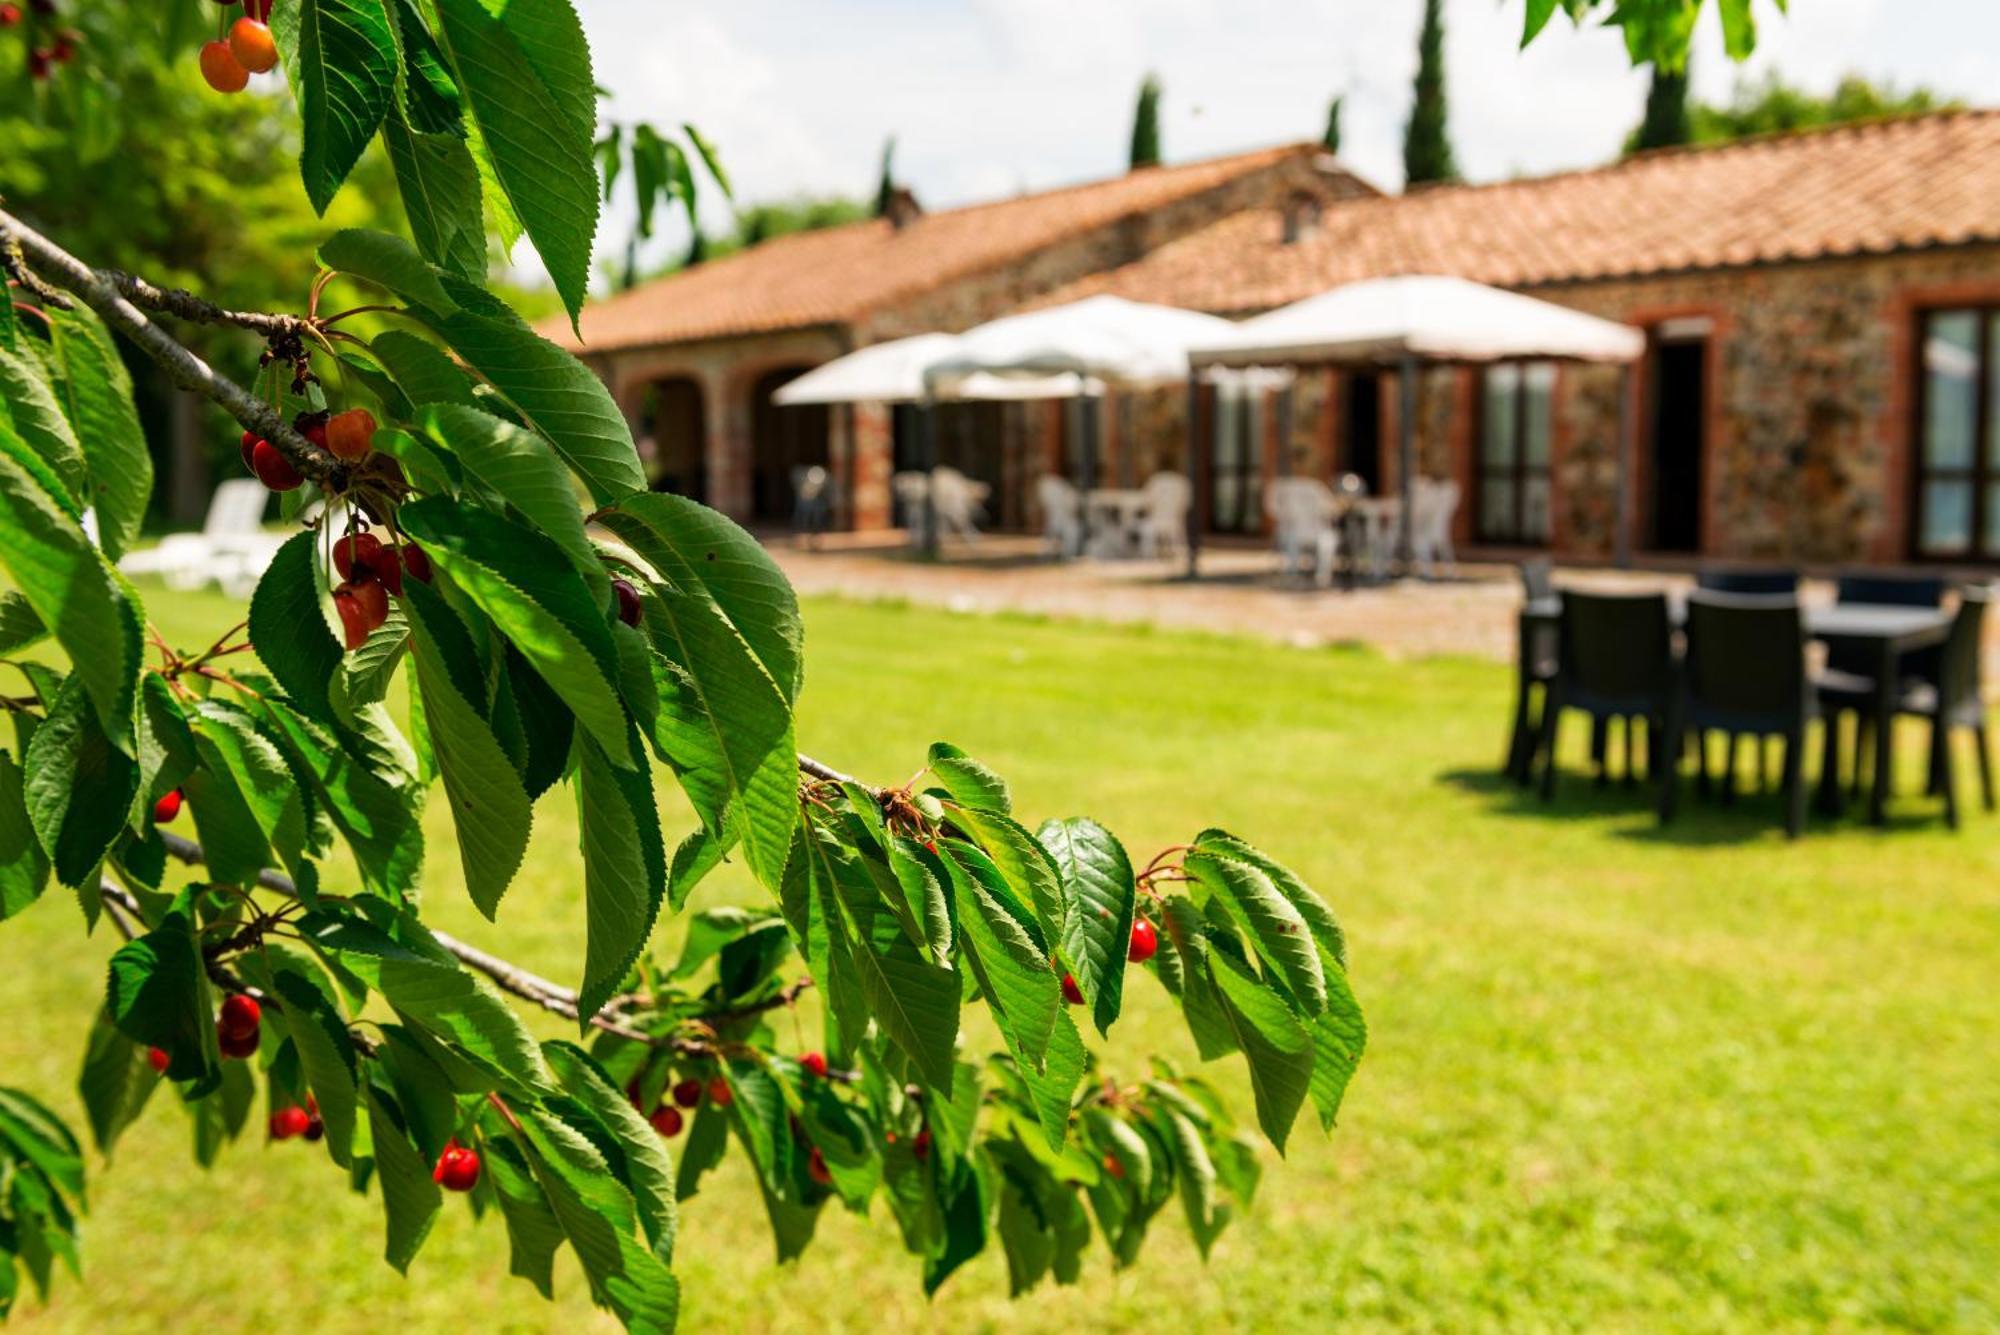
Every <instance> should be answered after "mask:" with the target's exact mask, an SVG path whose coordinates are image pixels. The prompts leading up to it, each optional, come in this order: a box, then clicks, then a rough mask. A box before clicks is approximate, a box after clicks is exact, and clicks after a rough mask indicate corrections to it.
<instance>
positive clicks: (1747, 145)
mask: <svg viewBox="0 0 2000 1335" xmlns="http://www.w3.org/2000/svg"><path fill="white" fill-rule="evenodd" d="M1989 116H1994V117H2000V107H1974V106H1958V107H1937V108H1933V109H1932V110H1929V111H1909V112H1892V113H1890V114H1888V115H1883V116H1869V117H1866V118H1864V119H1861V120H1852V121H1840V122H1837V123H1835V124H1832V125H1804V126H1798V127H1795V128H1792V129H1788V130H1767V131H1765V132H1764V133H1762V134H1753V135H1745V136H1743V137H1742V138H1740V139H1729V140H1725V141H1723V142H1721V143H1712V144H1669V145H1666V146H1665V147H1662V148H1648V149H1641V150H1640V151H1638V152H1636V153H1627V154H1625V155H1624V156H1623V157H1620V158H1617V159H1615V160H1613V161H1611V162H1600V163H1597V164H1595V165H1593V166H1589V167H1570V168H1566V169H1564V170H1562V171H1553V172H1547V173H1544V174H1542V175H1540V176H1512V177H1508V178H1507V179H1505V180H1501V181H1439V182H1423V183H1420V184H1418V185H1416V186H1414V187H1411V186H1405V187H1404V188H1403V190H1402V193H1400V194H1396V195H1385V196H1382V198H1384V199H1415V198H1421V197H1423V196H1426V195H1441V194H1457V193H1470V192H1472V191H1477V190H1504V189H1507V188H1509V187H1514V186H1539V185H1545V184H1547V183H1549V182H1551V181H1566V180H1570V179H1572V178H1575V177H1579V176H1609V175H1611V174H1613V173H1615V172H1621V171H1625V170H1628V169H1633V168H1638V167H1643V166H1647V165H1650V164H1652V163H1656V162H1668V161H1674V160H1677V159H1680V158H1691V157H1702V158H1711V157H1723V156H1727V155H1729V154H1732V153H1738V152H1744V151H1747V150H1750V149H1756V148H1770V147H1773V146H1776V145H1782V146H1784V147H1786V148H1790V147H1793V146H1802V145H1804V144H1805V143H1807V142H1808V141H1815V140H1820V139H1828V138H1832V137H1834V136H1837V135H1842V134H1847V135H1853V136H1855V137H1860V136H1861V135H1864V134H1880V133H1885V132H1888V131H1892V130H1900V129H1906V128H1909V127H1910V126H1912V125H1914V124H1916V123H1919V122H1925V121H1943V120H1956V119H1960V118H1964V119H1980V118H1985V117H1989ZM1342 202H1343V203H1347V204H1358V203H1365V202H1367V201H1366V200H1365V199H1355V200H1344V201H1342Z"/></svg>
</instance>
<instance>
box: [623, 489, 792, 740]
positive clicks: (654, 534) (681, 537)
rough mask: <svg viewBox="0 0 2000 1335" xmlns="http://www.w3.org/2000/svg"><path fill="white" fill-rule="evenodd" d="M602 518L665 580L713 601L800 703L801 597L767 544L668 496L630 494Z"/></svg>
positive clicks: (789, 696)
mask: <svg viewBox="0 0 2000 1335" xmlns="http://www.w3.org/2000/svg"><path fill="white" fill-rule="evenodd" d="M598 521H599V522H600V523H602V524H603V525H604V527H606V528H608V529H610V530H611V531H612V532H613V533H615V534H617V535H618V536H619V537H620V538H621V539H623V540H624V542H625V543H626V544H627V545H628V546H629V547H631V549H632V550H633V551H634V552H635V553H636V554H637V555H638V556H639V558H640V559H641V560H643V561H645V562H646V563H647V564H648V565H650V566H652V568H653V569H654V571H655V572H657V573H658V574H659V576H660V578H662V579H663V580H665V581H666V582H667V583H669V584H671V585H673V587H675V588H676V589H679V590H680V591H681V592H682V593H688V594H700V595H702V596H705V597H706V598H708V599H709V600H710V601H711V602H713V603H714V604H715V606H716V607H717V608H718V609H719V610H720V611H721V612H722V615H723V616H724V617H725V618H726V619H727V620H728V622H729V624H730V625H731V626H733V627H735V628H736V632H737V634H739V635H741V636H742V637H743V640H744V642H745V643H746V644H748V645H749V646H750V649H751V652H752V653H754V654H756V655H757V661H758V662H760V663H762V664H763V665H764V670H765V671H766V672H768V673H770V674H771V680H773V681H775V682H776V683H778V686H779V688H780V689H781V690H782V691H783V692H784V695H785V699H786V700H788V701H791V700H796V699H797V698H798V693H799V685H800V682H801V679H802V677H803V675H804V657H803V655H804V648H803V645H804V639H805V630H804V627H803V625H802V623H801V622H800V620H799V600H798V596H797V594H795V593H794V592H793V591H792V585H791V581H790V580H788V579H786V578H785V574H784V572H783V571H782V570H780V569H779V568H778V564H777V562H775V561H773V560H772V559H771V554H770V553H769V552H768V551H766V550H765V549H764V545H763V544H762V543H760V542H758V541H757V540H756V539H755V538H753V537H751V536H750V534H749V533H747V532H745V531H744V530H743V529H742V528H741V527H740V526H739V525H737V524H736V523H735V522H734V521H733V520H731V519H730V518H729V517H728V516H726V515H724V514H722V513H720V512H719V511H716V510H712V509H710V508H709V507H708V506H705V505H702V504H700V503H699V502H697V501H692V500H689V499H688V498H687V497H685V496H675V495H673V494H671V493H668V492H647V493H645V494H643V495H638V496H629V497H627V498H626V499H624V500H622V501H620V502H619V503H618V504H617V505H616V506H615V507H613V508H612V509H610V510H607V511H605V512H604V513H603V514H602V515H600V516H599V517H598Z"/></svg>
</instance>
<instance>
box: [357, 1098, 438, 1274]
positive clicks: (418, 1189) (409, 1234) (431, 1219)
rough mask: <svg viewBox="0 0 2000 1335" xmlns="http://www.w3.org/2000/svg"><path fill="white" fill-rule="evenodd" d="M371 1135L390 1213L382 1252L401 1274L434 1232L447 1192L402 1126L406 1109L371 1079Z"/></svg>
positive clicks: (406, 1272)
mask: <svg viewBox="0 0 2000 1335" xmlns="http://www.w3.org/2000/svg"><path fill="white" fill-rule="evenodd" d="M365 1088H366V1095H367V1101H368V1139H369V1143H370V1145H371V1147H372V1148H373V1150H374V1152H375V1176H376V1178H377V1180H379V1181H380V1182H381V1183H382V1208H383V1211H384V1213H385V1214H386V1215H387V1217H388V1230H387V1238H386V1241H385V1243H384V1246H383V1250H382V1257H383V1259H384V1260H386V1261H387V1262H388V1263H389V1264H390V1265H392V1266H394V1267H396V1269H397V1270H398V1271H400V1272H402V1273H403V1274H408V1273H409V1270H410V1262H411V1261H412V1260H414V1259H416V1255H417V1251H418V1249H419V1248H421V1247H422V1246H423V1245H424V1239H425V1238H427V1237H429V1236H430V1232H431V1225H432V1224H433V1223H435V1222H436V1221H437V1214H438V1210H439V1209H440V1208H441V1207H442V1206H443V1204H444V1193H443V1192H441V1191H439V1190H438V1185H437V1183H436V1182H435V1181H433V1180H432V1178H431V1165H429V1164H427V1163H425V1162H424V1160H423V1157H422V1156H421V1155H419V1154H418V1153H417V1147H416V1146H415V1145H414V1144H412V1143H411V1141H410V1133H409V1131H408V1130H407V1129H405V1127H404V1123H403V1116H402V1112H401V1110H400V1109H399V1108H397V1107H396V1105H395V1104H394V1102H393V1101H392V1100H391V1099H390V1098H389V1096H388V1095H387V1094H385V1093H384V1092H383V1091H381V1090H379V1089H377V1088H375V1087H374V1086H373V1085H368V1086H366V1087H365Z"/></svg>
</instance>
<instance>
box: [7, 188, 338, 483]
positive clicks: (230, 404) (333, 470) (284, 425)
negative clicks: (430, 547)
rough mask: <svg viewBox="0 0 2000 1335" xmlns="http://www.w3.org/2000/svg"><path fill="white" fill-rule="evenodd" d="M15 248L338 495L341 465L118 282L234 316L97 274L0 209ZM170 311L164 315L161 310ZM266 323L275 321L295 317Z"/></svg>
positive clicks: (174, 375) (174, 376) (10, 247)
mask: <svg viewBox="0 0 2000 1335" xmlns="http://www.w3.org/2000/svg"><path fill="white" fill-rule="evenodd" d="M17 248H18V250H19V252H20V253H21V254H24V255H25V256H26V257H27V259H28V261H29V262H31V263H32V264H33V265H34V266H35V268H36V269H37V270H39V271H40V272H41V274H42V275H43V276H44V277H46V278H47V279H48V280H50V281H51V282H53V283H54V284H55V285H56V286H57V287H60V288H63V289H65V290H67V291H69V292H73V293H75V294H76V295H77V296H78V297H80V298H82V299H83V302H84V304H85V305H87V306H89V307H90V308H91V309H92V310H94V311H96V312H97V313H98V314H99V315H100V316H102V317H103V319H104V322H105V323H106V324H108V325H110V326H111V327H112V328H113V329H116V330H117V331H118V332H119V333H121V334H123V335H125V336H126V337H127V338H129V339H131V340H132V342H133V344H135V345H136V346H137V347H138V348H139V350H140V351H141V352H143V353H145V354H146V355H147V356H148V357H150V358H152V360H153V361H154V362H156V363H158V365H159V366H160V368H161V369H162V370H164V371H165V372H166V373H167V375H168V377H169V378H170V379H171V380H172V381H173V382H174V383H175V384H176V385H179V386H180V387H181V388H182V389H185V390H188V391H189V392H191V393H195V394H199V395H201V396H202V397H203V398H206V399H208V400H210V401H211V402H213V403H217V404H220V405H221V406H222V408H223V409H224V410H225V411H226V412H228V414H229V415H230V416H231V417H234V418H235V419H236V420H237V421H239V422H241V423H242V424H243V425H244V426H245V427H247V428H249V429H250V430H251V431H254V432H256V433H257V434H258V435H259V436H261V437H263V438H264V439H265V440H268V441H270V442H271V444H272V446H273V447H274V448H276V449H277V450H278V451H279V452H280V453H282V454H283V455H284V456H285V458H286V459H288V460H289V461H290V462H291V464H292V466H293V467H294V468H296V469H298V471H299V473H300V475H301V476H303V477H307V478H310V479H311V480H312V481H314V482H316V483H318V484H319V485H320V487H321V488H322V489H325V490H329V491H338V490H340V489H342V488H343V487H344V486H345V485H346V481H347V465H345V464H343V463H341V462H340V461H339V460H337V459H335V458H334V457H333V456H332V455H330V454H328V453H326V452H325V451H324V450H321V449H320V448H319V447H318V446H316V445H314V444H313V443H312V442H311V441H309V440H307V439H306V438H305V437H304V436H302V435H300V434H299V433H298V432H296V431H294V430H292V428H291V424H290V423H288V422H286V421H285V420H284V419H283V418H282V417H280V416H279V415H278V413H277V411H276V410H275V409H273V408H272V407H271V405H270V404H268V403H265V402H264V401H263V400H261V399H259V398H258V397H257V396H256V395H254V394H251V393H250V392H249V391H248V390H246V389H244V388H243V387H242V386H241V385H239V384H237V383H236V382H235V381H233V380H231V379H229V378H228V377H227V376H224V375H219V374H217V372H216V370H215V368H214V367H212V366H210V365H209V364H208V363H207V362H205V361H203V360H202V359H201V358H199V357H197V356H196V355H195V354H194V353H193V352H191V351H189V350H188V349H187V348H185V347H183V346H182V345H181V344H180V342H179V341H178V340H176V339H175V338H174V337H173V336H172V335H171V334H169V333H167V332H166V331H165V330H164V329H161V328H160V327H159V326H158V325H156V324H154V323H153V322H152V321H151V320H149V319H147V318H146V314H145V312H144V311H141V310H140V309H139V307H138V306H137V305H135V304H134V303H133V301H132V299H131V298H130V297H129V296H128V295H126V293H125V291H123V290H121V288H120V286H119V283H120V282H121V281H122V282H123V283H125V284H126V285H127V286H130V287H133V288H135V290H136V289H143V290H144V291H145V292H147V293H150V294H151V295H152V296H153V297H156V298H158V299H159V300H160V301H161V302H163V303H166V302H169V301H171V300H172V299H173V298H175V296H176V295H178V296H185V297H187V298H188V300H189V301H192V302H196V303H199V304H200V305H201V306H204V307H208V308H209V309H212V310H214V311H217V312H219V313H220V314H222V315H230V314H232V312H227V311H222V309H221V308H220V307H216V306H212V304H211V303H206V302H201V299H200V298H198V297H193V296H192V295H191V294H186V293H181V294H173V293H168V292H164V291H162V290H161V289H159V288H155V287H153V286H152V285H151V284H145V283H142V282H141V281H140V280H139V279H135V278H132V277H131V276H130V275H127V274H117V275H113V274H104V273H99V272H98V271H97V270H95V269H93V268H91V267H90V266H89V265H87V264H85V263H84V262H83V261H82V260H80V259H78V258H77V257H76V256H74V255H72V254H70V253H69V252H68V251H66V250H64V249H63V248H62V247H61V246H58V245H57V244H56V243H55V242H53V241H51V240H49V239H48V238H47V237H45V236H43V235H42V234H41V233H40V232H37V231H36V230H35V229H34V228H32V227H30V226H28V225H27V224H26V223H24V222H22V221H21V220H20V219H19V218H17V217H15V216H14V215H13V214H11V213H9V212H7V211H6V210H5V209H0V250H4V251H5V252H6V253H8V254H12V253H14V252H15V250H16V249H17ZM23 267H24V268H25V266H23ZM170 308H171V307H169V306H163V307H162V309H170ZM246 318H247V317H246ZM266 318H269V319H273V320H277V319H292V318H294V317H290V316H271V317H266Z"/></svg>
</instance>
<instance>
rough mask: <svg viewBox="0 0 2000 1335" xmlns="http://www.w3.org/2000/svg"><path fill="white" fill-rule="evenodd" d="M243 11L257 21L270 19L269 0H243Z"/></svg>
mask: <svg viewBox="0 0 2000 1335" xmlns="http://www.w3.org/2000/svg"><path fill="white" fill-rule="evenodd" d="M243 12H244V13H245V14H248V15H249V16H250V17H251V18H253V19H256V20H257V21H258V22H259V23H269V22H270V21H271V0H243Z"/></svg>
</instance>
